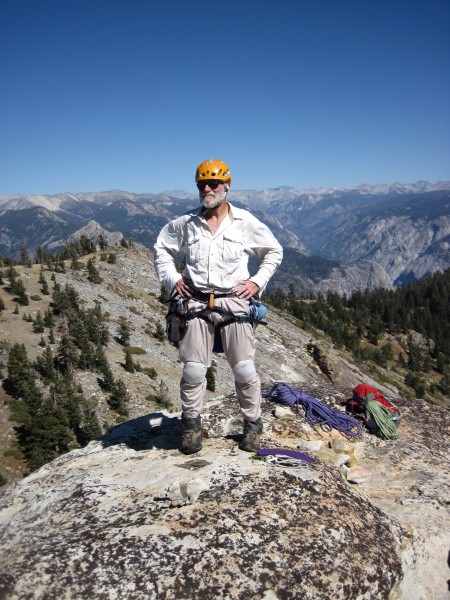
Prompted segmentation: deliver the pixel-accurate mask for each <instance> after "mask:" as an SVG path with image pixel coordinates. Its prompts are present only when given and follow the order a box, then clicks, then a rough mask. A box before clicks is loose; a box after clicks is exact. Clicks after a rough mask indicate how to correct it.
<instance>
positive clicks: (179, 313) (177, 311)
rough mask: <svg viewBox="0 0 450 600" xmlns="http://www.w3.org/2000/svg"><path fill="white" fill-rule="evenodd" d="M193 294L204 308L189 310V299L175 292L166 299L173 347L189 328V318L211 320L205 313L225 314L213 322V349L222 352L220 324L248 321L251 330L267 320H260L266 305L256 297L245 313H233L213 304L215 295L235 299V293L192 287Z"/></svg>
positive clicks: (168, 328)
mask: <svg viewBox="0 0 450 600" xmlns="http://www.w3.org/2000/svg"><path fill="white" fill-rule="evenodd" d="M192 297H193V298H195V299H196V300H198V301H199V302H202V303H204V304H205V308H200V309H197V310H189V300H188V299H187V298H184V297H183V296H178V293H177V292H175V293H172V294H171V296H170V298H169V311H168V313H167V315H166V323H167V327H166V330H167V337H168V340H169V341H170V342H172V343H173V344H174V345H175V346H178V343H179V342H180V340H181V339H182V337H183V334H184V333H185V331H186V329H187V327H188V324H189V321H191V320H192V319H203V320H204V321H207V322H208V323H212V321H211V320H210V319H209V318H208V314H209V313H211V312H215V313H219V314H221V315H224V316H225V317H227V318H226V319H225V320H224V321H222V322H221V323H217V324H215V325H214V326H215V328H216V331H215V337H214V346H213V352H216V353H220V352H223V346H222V339H221V336H220V330H221V329H222V327H226V326H227V325H230V324H231V323H250V324H251V325H252V326H253V330H254V329H255V328H256V326H257V325H259V324H260V325H267V322H266V321H263V318H264V317H265V316H266V314H267V308H266V307H265V306H264V304H262V302H261V301H260V300H259V298H256V297H253V298H250V307H249V314H248V315H239V316H236V315H234V314H233V313H232V312H231V311H229V310H226V309H224V308H221V307H219V306H215V304H214V300H215V298H236V295H235V294H221V293H216V292H208V293H204V292H199V291H197V290H195V291H193V292H192Z"/></svg>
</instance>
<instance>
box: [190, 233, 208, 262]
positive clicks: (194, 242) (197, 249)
mask: <svg viewBox="0 0 450 600" xmlns="http://www.w3.org/2000/svg"><path fill="white" fill-rule="evenodd" d="M185 250H186V260H187V262H188V264H192V263H196V262H198V261H199V260H201V259H202V257H203V255H204V248H203V244H202V239H201V237H195V238H192V239H190V240H189V241H188V242H187V244H186V248H185Z"/></svg>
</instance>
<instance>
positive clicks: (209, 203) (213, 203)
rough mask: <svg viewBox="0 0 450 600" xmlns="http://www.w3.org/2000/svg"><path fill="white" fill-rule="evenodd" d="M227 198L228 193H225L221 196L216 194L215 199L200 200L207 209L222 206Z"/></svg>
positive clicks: (204, 198)
mask: <svg viewBox="0 0 450 600" xmlns="http://www.w3.org/2000/svg"><path fill="white" fill-rule="evenodd" d="M226 197H227V193H226V192H223V193H222V194H221V195H220V196H219V195H216V194H214V197H212V196H204V197H203V198H200V204H201V205H202V206H203V208H206V209H210V208H217V207H218V206H220V205H221V204H222V202H223V201H224V200H225V198H226Z"/></svg>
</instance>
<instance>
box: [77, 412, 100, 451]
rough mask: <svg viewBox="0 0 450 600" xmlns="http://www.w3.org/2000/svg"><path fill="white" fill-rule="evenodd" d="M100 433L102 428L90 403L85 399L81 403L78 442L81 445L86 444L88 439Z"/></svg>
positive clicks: (92, 438) (93, 438)
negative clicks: (81, 413) (81, 418)
mask: <svg viewBox="0 0 450 600" xmlns="http://www.w3.org/2000/svg"><path fill="white" fill-rule="evenodd" d="M101 435H102V428H101V427H100V423H99V421H98V417H97V413H96V411H95V408H94V406H93V405H92V404H89V402H87V401H85V402H84V403H83V420H82V423H81V428H80V436H79V442H80V445H81V446H86V445H87V444H88V443H89V442H90V441H92V440H95V439H96V438H98V437H100V436H101Z"/></svg>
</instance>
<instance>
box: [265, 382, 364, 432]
mask: <svg viewBox="0 0 450 600" xmlns="http://www.w3.org/2000/svg"><path fill="white" fill-rule="evenodd" d="M263 396H264V398H273V399H274V400H277V401H278V402H280V403H281V404H285V405H286V406H295V407H296V410H297V412H298V406H299V405H301V406H302V407H303V408H304V409H305V418H306V420H307V421H308V423H309V424H310V425H311V427H312V428H313V429H314V430H315V431H317V429H316V426H317V425H320V428H321V429H322V431H325V432H330V431H331V430H332V429H336V430H337V431H339V432H340V433H341V434H342V435H343V436H345V437H347V438H355V437H359V436H360V435H361V433H362V425H361V423H359V422H358V421H357V420H356V419H355V418H354V417H352V416H351V415H348V414H346V413H345V412H343V411H341V410H337V409H334V408H330V407H328V406H326V405H325V404H323V403H322V402H320V400H317V399H316V398H312V397H311V396H308V394H306V392H303V391H302V390H299V389H297V388H295V387H293V386H291V385H287V384H286V383H276V384H275V385H274V386H273V387H272V388H271V389H270V390H269V391H267V392H264V393H263ZM317 433H319V435H320V432H319V431H318V432H317Z"/></svg>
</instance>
